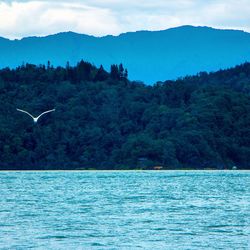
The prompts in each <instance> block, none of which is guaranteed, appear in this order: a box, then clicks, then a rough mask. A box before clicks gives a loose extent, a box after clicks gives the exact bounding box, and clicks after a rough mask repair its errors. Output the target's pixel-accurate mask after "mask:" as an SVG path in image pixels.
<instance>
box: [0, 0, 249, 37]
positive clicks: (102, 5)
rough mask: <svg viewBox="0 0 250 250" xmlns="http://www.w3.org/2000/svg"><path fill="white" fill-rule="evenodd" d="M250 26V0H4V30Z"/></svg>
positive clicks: (102, 31) (17, 33) (0, 17)
mask: <svg viewBox="0 0 250 250" xmlns="http://www.w3.org/2000/svg"><path fill="white" fill-rule="evenodd" d="M187 24H189V25H195V26H211V27H215V28H226V29H240V30H244V31H247V32H250V0H62V1H50V0H34V1H30V0H16V1H11V0H9V1H8V0H7V1H0V36H2V37H7V38H11V39H13V38H21V37H26V36H44V35H48V34H54V33H58V32H62V31H74V32H78V33H84V34H89V35H95V36H103V35H107V34H112V35H118V34H120V33H123V32H127V31H136V30H162V29H167V28H170V27H176V26H181V25H187Z"/></svg>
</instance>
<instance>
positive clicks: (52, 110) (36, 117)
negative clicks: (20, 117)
mask: <svg viewBox="0 0 250 250" xmlns="http://www.w3.org/2000/svg"><path fill="white" fill-rule="evenodd" d="M55 110H56V109H51V110H48V111H45V112H43V113H42V114H40V115H39V116H37V117H36V119H37V120H38V119H39V118H40V117H41V116H42V115H44V114H47V113H49V112H53V111H55Z"/></svg>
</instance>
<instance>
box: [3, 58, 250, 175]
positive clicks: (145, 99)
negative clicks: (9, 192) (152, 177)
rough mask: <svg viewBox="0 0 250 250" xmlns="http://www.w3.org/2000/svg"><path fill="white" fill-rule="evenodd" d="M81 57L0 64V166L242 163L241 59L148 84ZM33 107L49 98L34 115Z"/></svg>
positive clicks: (249, 100) (248, 118)
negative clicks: (62, 62) (58, 62)
mask: <svg viewBox="0 0 250 250" xmlns="http://www.w3.org/2000/svg"><path fill="white" fill-rule="evenodd" d="M128 75H129V73H128V71H127V70H126V69H124V67H123V65H122V64H121V65H111V70H110V73H108V72H106V71H105V70H104V69H103V67H102V66H100V67H99V68H97V67H95V66H93V65H91V64H90V63H88V62H84V61H81V62H79V63H78V64H77V65H76V66H70V65H69V64H68V63H67V65H66V67H65V68H63V67H53V66H52V65H51V64H50V63H48V65H46V66H45V65H39V66H36V65H32V64H25V65H22V66H20V67H18V68H16V69H9V68H4V69H2V70H0V104H1V105H0V169H2V170H3V169H20V170H25V169H41V170H42V169H92V168H94V169H136V168H142V169H152V168H153V167H154V166H162V167H163V168H166V169H180V168H195V169H204V168H217V169H225V168H232V166H234V165H236V166H237V167H238V168H241V169H249V168H250V165H249V162H250V112H249V111H250V64H249V63H245V64H243V65H239V66H237V67H235V68H232V69H228V70H220V71H218V72H214V73H210V74H208V73H206V72H202V73H200V74H198V75H196V76H187V77H185V78H181V79H177V80H176V81H166V82H158V83H156V84H155V85H153V86H148V85H145V84H143V83H142V82H131V81H129V80H128ZM16 108H21V109H25V110H27V111H29V112H30V113H32V114H34V115H38V114H39V113H41V112H43V111H45V110H47V109H52V108H56V112H53V113H50V114H48V115H45V116H43V117H41V118H40V120H39V121H38V123H37V124H34V123H33V122H32V119H31V118H30V117H29V116H27V115H25V114H23V113H20V112H18V111H16Z"/></svg>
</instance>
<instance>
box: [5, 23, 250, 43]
mask: <svg viewBox="0 0 250 250" xmlns="http://www.w3.org/2000/svg"><path fill="white" fill-rule="evenodd" d="M184 27H193V28H208V29H213V30H224V31H239V32H244V33H248V34H250V31H246V30H243V29H236V28H229V27H228V28H219V27H218V28H217V27H212V26H207V25H191V24H186V25H180V26H175V27H170V28H166V29H159V30H146V29H145V30H143V29H142V30H136V31H126V32H121V33H119V34H116V35H115V34H107V35H100V36H97V35H91V34H86V33H79V32H75V31H72V30H68V31H66V30H65V31H59V32H57V33H51V34H44V35H30V36H23V37H19V38H18V37H17V38H10V37H4V36H1V35H0V38H2V39H6V40H9V41H21V40H23V39H27V38H46V37H50V36H55V35H59V34H65V33H73V34H76V35H83V36H88V37H94V38H103V37H108V36H111V37H119V36H121V35H124V34H129V33H136V32H161V31H167V30H171V29H178V28H184Z"/></svg>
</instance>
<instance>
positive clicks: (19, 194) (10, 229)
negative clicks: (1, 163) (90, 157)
mask: <svg viewBox="0 0 250 250" xmlns="http://www.w3.org/2000/svg"><path fill="white" fill-rule="evenodd" d="M0 192H1V194H0V249H250V247H249V246H250V245H249V243H250V242H249V241H250V172H247V171H242V172H240V171H218V172H217V171H210V172H209V171H158V172H157V171H145V172H144V171H137V172H136V171H135V172H133V171H131V172H130V171H125V172H121V171H117V172H116V171H113V172H108V171H107V172H96V171H93V172H84V171H83V172H66V171H65V172H56V171H55V172H0Z"/></svg>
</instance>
